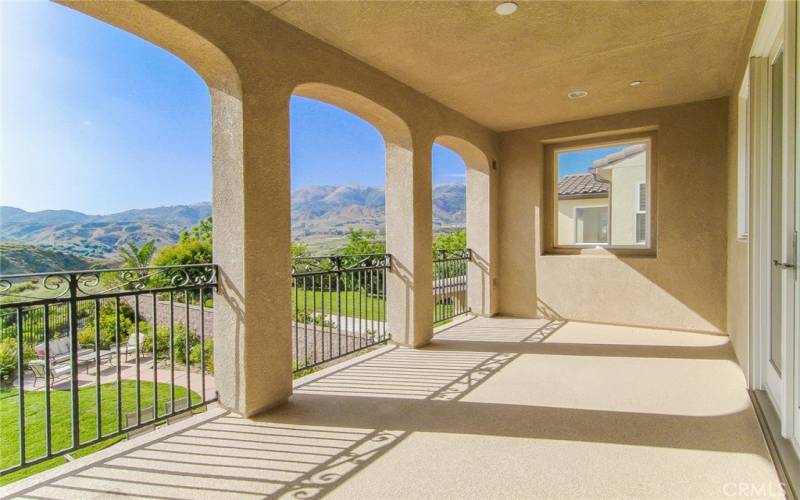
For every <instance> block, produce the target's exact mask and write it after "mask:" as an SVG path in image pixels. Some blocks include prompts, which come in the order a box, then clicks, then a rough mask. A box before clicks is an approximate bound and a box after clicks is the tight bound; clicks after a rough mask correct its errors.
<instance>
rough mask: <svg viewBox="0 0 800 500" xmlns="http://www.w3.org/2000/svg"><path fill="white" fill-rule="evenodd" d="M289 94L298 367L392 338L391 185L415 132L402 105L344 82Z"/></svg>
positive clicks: (405, 167) (404, 166)
mask: <svg viewBox="0 0 800 500" xmlns="http://www.w3.org/2000/svg"><path fill="white" fill-rule="evenodd" d="M290 102H291V104H290V123H291V126H290V130H291V134H290V135H291V137H290V142H291V172H292V256H293V266H292V287H291V300H292V366H293V372H294V373H295V374H296V375H301V374H304V373H307V372H308V370H309V369H311V368H314V367H317V366H320V365H324V364H326V363H329V362H331V361H333V360H336V359H339V358H341V357H344V356H349V355H352V354H353V353H355V352H358V351H360V350H362V349H365V348H369V347H372V346H375V345H378V344H382V343H384V342H385V341H386V340H388V338H389V328H388V326H387V325H388V312H389V305H388V302H389V298H388V295H389V294H388V288H389V286H390V284H389V281H390V280H391V277H390V274H391V273H390V271H391V269H390V265H391V260H390V258H389V257H388V255H387V248H386V247H387V236H388V235H389V233H390V232H389V231H387V229H388V228H389V227H390V225H391V223H392V222H391V221H390V220H387V219H388V218H387V212H388V211H389V207H390V206H391V201H392V193H391V189H389V190H387V189H385V187H386V186H388V182H387V181H388V179H389V178H390V177H391V176H392V175H394V176H395V177H397V176H398V174H400V171H402V172H407V171H408V170H409V169H410V167H411V165H410V164H409V163H408V162H410V146H411V140H410V134H409V132H408V128H407V127H406V126H405V124H404V123H403V122H402V120H400V119H399V118H398V117H397V116H396V115H395V114H393V113H391V112H390V111H388V110H386V109H385V108H383V107H381V106H380V105H378V104H376V103H375V102H373V101H371V100H369V99H367V98H365V97H363V96H360V95H358V94H355V93H352V92H349V91H347V90H344V89H341V88H337V87H332V86H330V85H324V84H319V83H309V84H303V85H300V86H298V87H297V88H296V89H295V91H294V93H293V96H292V98H291V101H290ZM393 172H394V173H393ZM387 191H388V192H387Z"/></svg>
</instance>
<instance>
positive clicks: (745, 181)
mask: <svg viewBox="0 0 800 500" xmlns="http://www.w3.org/2000/svg"><path fill="white" fill-rule="evenodd" d="M737 135H738V138H737V140H738V155H737V156H738V164H737V170H738V171H737V176H736V180H737V184H736V236H737V237H738V238H739V239H740V240H746V239H747V235H748V233H749V231H750V228H749V227H748V226H749V222H748V214H749V213H750V147H749V146H750V144H749V141H750V71H749V70H748V71H747V72H746V73H745V75H744V80H743V81H742V87H741V90H740V91H739V110H738V130H737Z"/></svg>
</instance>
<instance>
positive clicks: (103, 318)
mask: <svg viewBox="0 0 800 500" xmlns="http://www.w3.org/2000/svg"><path fill="white" fill-rule="evenodd" d="M116 326H117V318H116V312H115V307H114V303H113V302H106V303H104V304H103V305H102V306H100V346H99V348H100V349H108V348H109V347H110V346H111V345H113V344H114V338H115V336H116ZM134 330H135V328H134V325H133V309H132V308H131V307H130V306H129V305H128V304H125V303H124V302H123V303H120V305H119V341H120V343H121V344H122V343H124V342H126V341H127V340H128V335H130V334H131V333H132V332H133V331H134ZM78 343H79V344H80V345H82V346H86V345H94V344H95V324H94V314H89V315H88V317H87V318H86V323H85V326H84V327H83V328H82V329H81V330H79V331H78Z"/></svg>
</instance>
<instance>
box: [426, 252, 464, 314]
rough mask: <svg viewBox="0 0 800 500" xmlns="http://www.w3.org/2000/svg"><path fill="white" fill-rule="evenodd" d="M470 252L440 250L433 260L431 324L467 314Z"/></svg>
mask: <svg viewBox="0 0 800 500" xmlns="http://www.w3.org/2000/svg"><path fill="white" fill-rule="evenodd" d="M471 259H472V250H470V249H468V248H467V249H463V250H440V251H438V252H437V255H436V256H435V257H434V259H433V323H434V324H437V323H441V322H443V321H448V320H450V319H453V318H455V317H457V316H460V315H462V314H466V313H467V312H469V307H468V306H467V264H468V263H469V261H470V260H471Z"/></svg>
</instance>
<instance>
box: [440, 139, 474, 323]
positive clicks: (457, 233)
mask: <svg viewBox="0 0 800 500" xmlns="http://www.w3.org/2000/svg"><path fill="white" fill-rule="evenodd" d="M431 157H432V160H431V178H432V189H431V192H432V194H433V199H432V215H433V324H434V327H435V326H439V325H442V324H444V323H447V322H449V321H451V320H452V319H453V318H455V317H458V316H460V315H462V314H465V313H466V312H467V262H468V261H469V254H468V250H467V175H466V170H467V166H466V164H465V163H464V160H463V158H462V157H461V156H460V155H459V154H458V153H456V152H455V151H453V150H452V149H449V148H447V147H444V146H442V145H440V144H436V143H434V145H433V149H432V155H431Z"/></svg>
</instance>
